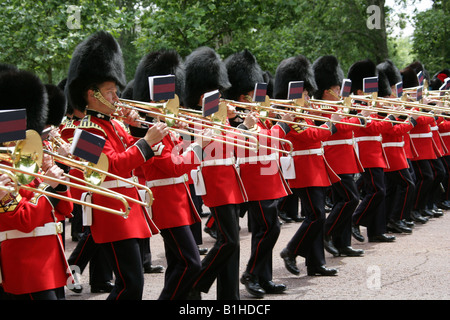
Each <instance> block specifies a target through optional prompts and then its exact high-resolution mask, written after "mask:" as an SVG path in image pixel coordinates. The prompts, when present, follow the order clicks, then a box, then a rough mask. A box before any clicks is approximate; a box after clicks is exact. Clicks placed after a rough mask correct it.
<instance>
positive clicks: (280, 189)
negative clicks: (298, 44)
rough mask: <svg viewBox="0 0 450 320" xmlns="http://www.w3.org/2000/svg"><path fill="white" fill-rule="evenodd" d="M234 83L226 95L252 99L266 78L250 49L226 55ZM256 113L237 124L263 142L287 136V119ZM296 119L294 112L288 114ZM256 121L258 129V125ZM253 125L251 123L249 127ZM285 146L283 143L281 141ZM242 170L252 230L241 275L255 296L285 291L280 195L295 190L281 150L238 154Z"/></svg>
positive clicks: (282, 195) (230, 97) (262, 150)
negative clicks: (277, 264) (278, 254)
mask: <svg viewBox="0 0 450 320" xmlns="http://www.w3.org/2000/svg"><path fill="white" fill-rule="evenodd" d="M225 65H226V67H227V71H228V78H229V80H230V83H231V87H230V88H228V89H227V90H225V92H224V98H225V99H230V100H234V101H238V102H252V98H251V97H252V95H253V91H254V89H255V84H256V83H262V82H263V81H264V78H263V74H262V71H261V68H260V66H259V65H258V63H257V62H256V58H255V56H254V55H253V54H252V53H251V52H250V51H248V50H244V51H241V52H238V53H235V54H233V55H231V56H229V57H228V58H227V59H225ZM248 117H254V115H253V114H252V113H251V112H250V113H249V115H248V116H247V117H245V120H244V122H243V123H242V124H240V125H238V126H237V128H242V129H245V130H256V133H259V134H264V135H265V136H264V137H263V138H261V136H259V139H258V140H259V141H260V143H261V144H265V145H268V146H270V145H272V144H271V140H270V137H269V138H267V136H274V137H279V138H283V137H284V136H285V135H286V133H287V132H289V130H290V128H289V126H288V125H287V124H286V123H283V122H278V123H277V124H275V125H273V126H271V127H268V126H267V125H266V123H264V122H263V121H262V120H261V118H259V119H258V120H256V119H254V120H253V121H248V120H247V118H248ZM284 117H285V119H286V120H293V115H291V114H287V115H286V116H284ZM255 122H256V125H257V126H256V129H255V128H254V125H255ZM247 126H249V127H247ZM278 145H279V148H281V144H278ZM237 163H238V166H239V174H240V177H241V179H242V182H243V184H244V188H245V191H246V192H247V196H248V202H247V210H248V219H249V222H248V224H249V229H250V232H251V234H252V240H251V253H250V258H249V260H248V262H247V267H246V269H245V271H244V274H243V275H242V277H241V283H243V284H244V285H245V288H246V289H247V291H248V292H249V293H250V294H252V295H253V296H255V297H259V298H260V297H263V296H264V294H266V293H281V292H283V291H285V290H286V286H285V285H284V284H275V283H274V282H273V281H272V278H273V274H272V271H273V270H272V254H273V247H274V246H275V243H276V241H277V239H278V236H279V234H280V222H279V220H278V199H280V198H282V197H285V196H287V195H288V194H290V193H291V191H290V189H289V186H288V185H287V183H286V181H285V180H284V178H283V176H282V172H281V169H280V167H279V165H278V153H277V152H276V151H275V152H273V151H271V150H268V149H264V148H263V147H260V150H258V151H256V152H254V151H246V152H245V154H243V155H238V158H237Z"/></svg>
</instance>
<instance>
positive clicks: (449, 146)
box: [438, 119, 450, 156]
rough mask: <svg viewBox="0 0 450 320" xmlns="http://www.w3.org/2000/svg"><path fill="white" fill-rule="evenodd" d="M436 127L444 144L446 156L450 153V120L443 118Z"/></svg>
mask: <svg viewBox="0 0 450 320" xmlns="http://www.w3.org/2000/svg"><path fill="white" fill-rule="evenodd" d="M438 127H439V134H440V135H441V138H442V142H443V145H444V151H445V153H444V156H448V155H450V120H447V119H445V120H444V121H442V122H441V123H439V125H438Z"/></svg>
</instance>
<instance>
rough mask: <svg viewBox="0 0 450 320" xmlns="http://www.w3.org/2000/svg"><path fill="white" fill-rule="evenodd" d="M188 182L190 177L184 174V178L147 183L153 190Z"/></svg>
mask: <svg viewBox="0 0 450 320" xmlns="http://www.w3.org/2000/svg"><path fill="white" fill-rule="evenodd" d="M186 181H188V176H187V174H183V175H182V176H180V177H177V178H166V179H158V180H152V181H147V182H146V185H147V187H149V188H153V187H162V186H170V185H174V184H179V183H184V182H186Z"/></svg>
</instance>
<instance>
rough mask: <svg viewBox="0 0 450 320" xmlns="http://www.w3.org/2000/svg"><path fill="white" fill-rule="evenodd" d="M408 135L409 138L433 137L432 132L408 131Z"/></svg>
mask: <svg viewBox="0 0 450 320" xmlns="http://www.w3.org/2000/svg"><path fill="white" fill-rule="evenodd" d="M409 136H410V137H411V138H431V137H433V132H427V133H410V134H409Z"/></svg>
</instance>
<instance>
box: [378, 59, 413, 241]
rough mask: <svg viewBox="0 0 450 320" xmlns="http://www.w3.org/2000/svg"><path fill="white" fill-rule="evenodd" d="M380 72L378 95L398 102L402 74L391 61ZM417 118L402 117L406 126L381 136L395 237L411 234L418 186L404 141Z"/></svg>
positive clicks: (390, 227) (388, 209)
mask: <svg viewBox="0 0 450 320" xmlns="http://www.w3.org/2000/svg"><path fill="white" fill-rule="evenodd" d="M377 70H378V95H379V96H380V97H386V98H396V95H395V94H394V93H393V92H395V91H394V90H395V85H396V84H397V83H399V82H401V81H402V78H401V75H400V71H399V70H398V69H397V67H396V66H395V65H394V64H393V63H392V61H390V60H386V61H384V62H382V63H380V64H378V65H377ZM387 107H391V106H387ZM417 117H418V116H417V115H413V116H407V117H402V116H401V115H400V113H399V116H397V117H396V120H397V121H399V122H401V121H404V123H394V125H393V126H392V127H391V128H390V129H389V130H387V131H386V132H384V133H382V138H383V150H384V152H385V155H386V159H387V161H388V163H389V167H387V168H385V169H384V172H385V173H384V174H385V183H386V219H387V230H388V231H391V232H395V233H411V232H412V229H411V228H410V227H409V226H408V225H407V224H406V222H405V221H406V219H410V213H411V208H412V203H413V202H414V188H415V183H414V180H413V177H412V176H411V174H410V171H409V163H408V161H407V156H406V152H405V141H404V137H405V134H407V133H408V132H409V131H410V130H411V129H412V128H414V126H415V124H416V120H415V119H417ZM402 118H403V120H402Z"/></svg>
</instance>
